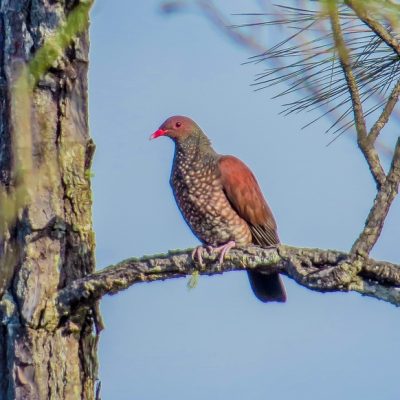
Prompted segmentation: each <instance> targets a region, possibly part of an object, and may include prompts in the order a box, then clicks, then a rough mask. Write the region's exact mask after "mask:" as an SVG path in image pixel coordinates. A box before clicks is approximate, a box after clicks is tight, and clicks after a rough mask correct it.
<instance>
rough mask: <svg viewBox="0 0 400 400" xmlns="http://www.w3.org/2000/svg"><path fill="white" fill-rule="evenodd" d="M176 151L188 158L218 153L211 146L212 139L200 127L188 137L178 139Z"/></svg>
mask: <svg viewBox="0 0 400 400" xmlns="http://www.w3.org/2000/svg"><path fill="white" fill-rule="evenodd" d="M175 144H176V152H178V153H182V154H183V155H185V157H186V158H191V159H194V158H198V157H204V156H206V155H211V156H214V155H217V153H216V152H215V151H214V149H213V148H212V146H211V142H210V139H208V137H207V136H206V135H205V134H204V133H203V132H202V131H201V130H200V129H199V130H196V131H195V132H193V133H192V134H191V135H189V136H188V137H186V138H185V139H184V140H177V141H176V142H175Z"/></svg>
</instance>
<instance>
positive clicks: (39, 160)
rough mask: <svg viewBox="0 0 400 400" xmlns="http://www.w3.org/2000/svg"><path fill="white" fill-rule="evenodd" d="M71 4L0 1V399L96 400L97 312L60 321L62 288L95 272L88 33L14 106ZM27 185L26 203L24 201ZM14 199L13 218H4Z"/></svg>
mask: <svg viewBox="0 0 400 400" xmlns="http://www.w3.org/2000/svg"><path fill="white" fill-rule="evenodd" d="M75 5H76V1H71V0H59V1H50V0H0V180H1V184H2V187H3V192H2V197H1V198H0V201H2V203H1V204H0V208H1V211H0V213H2V215H1V218H0V223H1V232H0V233H1V237H0V295H1V301H0V324H1V325H0V398H1V399H52V400H53V399H74V400H76V399H81V398H82V399H92V398H93V396H94V395H93V393H94V382H95V380H96V377H97V357H96V349H97V336H96V335H95V334H94V333H93V325H94V324H93V320H94V318H95V311H94V310H92V309H90V308H84V309H80V310H78V311H75V312H74V314H73V315H72V316H64V317H62V318H60V317H59V315H58V311H57V305H56V302H55V299H56V294H57V291H58V290H59V289H61V288H63V287H65V286H66V285H68V283H70V282H71V281H72V280H74V279H77V278H80V277H82V276H84V275H86V274H87V273H90V272H93V270H94V246H95V242H94V234H93V230H92V221H91V204H92V199H91V188H90V166H91V158H92V155H93V150H94V145H93V143H92V141H91V139H90V137H89V132H88V115H87V69H88V48H89V40H88V32H87V30H86V31H85V32H83V33H81V34H80V35H79V36H78V37H77V38H76V39H74V40H72V42H71V43H70V44H69V46H68V47H67V49H66V50H65V51H63V56H62V57H59V58H58V59H57V61H56V62H55V63H53V65H52V66H51V68H50V69H49V70H48V72H47V73H46V74H45V76H44V77H42V78H41V79H39V81H38V84H37V85H36V86H35V88H34V90H33V95H32V96H29V98H28V99H27V101H28V104H24V103H23V102H22V101H21V99H15V98H14V97H13V85H15V82H16V79H18V73H19V71H20V70H21V68H19V67H18V66H19V65H25V64H26V63H27V62H28V61H29V60H31V59H32V58H33V57H34V56H35V54H36V52H37V51H38V49H39V48H40V47H41V46H42V45H43V43H44V42H45V41H46V40H47V39H48V38H49V37H50V36H51V35H52V34H54V32H55V31H56V30H57V28H58V27H59V26H60V25H62V24H64V23H65V21H66V18H67V16H68V14H69V12H70V11H71V9H72V8H73V7H74V6H75ZM21 110H27V113H28V115H22V114H21ZM24 118H25V119H26V124H21V119H24ZM17 119H18V121H17ZM17 125H19V126H23V127H24V128H27V129H25V131H24V132H21V129H17V128H16V126H17ZM23 135H26V138H27V139H26V140H23V141H22V142H21V140H20V139H21V137H22V136H23ZM21 143H22V144H21ZM18 146H20V147H21V148H20V149H16V147H18ZM17 150H19V151H20V152H19V153H18V151H17ZM24 152H25V153H24ZM26 152H28V153H29V157H31V165H29V162H28V161H27V160H29V157H25V156H24V154H25V155H26V154H28V153H26ZM21 155H22V156H21ZM25 162H26V163H27V164H28V165H24V163H25ZM21 185H25V187H24V190H25V192H24V193H23V196H26V198H28V200H27V201H26V202H20V201H19V198H20V196H22V195H21V193H20V192H21V190H19V189H20V188H21ZM12 195H14V197H12ZM10 198H11V199H14V203H13V204H14V208H15V215H14V218H11V217H10V215H8V217H7V218H5V217H4V215H3V214H4V213H6V211H4V210H8V211H9V208H10V207H11V208H12V206H7V205H9V202H7V199H10ZM21 204H23V206H21ZM6 206H7V207H6ZM11 214H12V212H11Z"/></svg>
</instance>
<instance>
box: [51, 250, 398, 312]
mask: <svg viewBox="0 0 400 400" xmlns="http://www.w3.org/2000/svg"><path fill="white" fill-rule="evenodd" d="M204 263H205V264H204V266H200V265H198V264H197V263H194V262H193V260H192V258H191V250H181V251H171V252H169V253H168V254H161V255H154V256H145V257H142V258H131V259H128V260H124V261H121V262H120V263H118V264H116V265H112V266H110V267H107V268H105V269H103V270H101V271H99V272H96V273H94V274H90V275H88V276H86V277H84V278H81V279H78V280H76V281H75V282H73V283H71V284H70V285H68V286H67V287H66V288H64V289H62V290H61V291H60V292H59V294H58V296H57V299H56V304H57V308H58V312H59V314H60V315H61V316H62V315H68V314H70V313H71V312H72V311H73V310H75V309H76V308H79V307H82V306H85V305H90V304H92V303H93V302H95V301H96V300H98V299H100V298H101V297H102V296H104V295H106V294H115V293H118V292H119V291H121V290H125V289H127V288H128V287H130V286H132V285H134V284H137V283H141V282H153V281H163V280H166V279H172V278H179V277H184V276H187V275H191V274H193V273H194V272H196V271H197V272H198V273H200V274H202V275H215V274H222V273H224V272H228V271H239V270H250V269H254V268H257V269H260V270H266V271H270V272H279V273H281V274H284V275H286V276H288V277H290V278H292V279H294V280H295V281H296V282H297V283H299V284H300V285H302V286H305V287H307V288H309V289H312V290H315V291H318V292H332V291H341V292H348V291H355V292H358V293H361V294H363V295H366V296H370V297H374V298H376V299H380V300H384V301H386V302H389V303H392V304H394V305H396V306H399V305H400V265H395V264H391V263H389V262H382V261H375V260H373V259H370V258H365V259H363V260H360V259H358V258H354V257H353V255H352V254H346V253H343V252H339V251H334V250H321V249H307V248H296V247H290V246H285V245H281V246H279V247H278V248H270V249H263V248H260V247H256V246H251V247H247V248H243V249H233V250H231V251H230V253H229V254H228V256H227V257H226V260H225V261H224V263H223V264H218V256H217V255H215V254H212V255H205V256H204Z"/></svg>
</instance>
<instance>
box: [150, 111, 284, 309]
mask: <svg viewBox="0 0 400 400" xmlns="http://www.w3.org/2000/svg"><path fill="white" fill-rule="evenodd" d="M162 135H166V136H169V137H171V138H172V139H173V140H174V142H175V145H176V146H175V157H174V163H173V167H172V172H171V179H170V183H171V187H172V190H173V192H174V196H175V199H176V202H177V204H178V207H179V209H180V210H181V212H182V215H183V217H184V219H185V221H186V222H187V224H188V225H189V227H190V228H191V230H192V232H193V233H194V234H195V235H196V236H197V237H198V238H199V239H200V240H201V241H202V242H203V243H204V244H206V245H211V246H214V247H216V246H221V245H225V244H227V243H229V242H232V241H234V242H235V244H236V245H238V246H245V245H248V244H251V243H255V244H258V245H260V246H263V247H266V246H271V245H276V244H278V243H279V238H278V235H277V229H276V223H275V220H274V217H273V215H272V212H271V210H270V208H269V207H268V204H267V203H266V201H265V199H264V196H263V195H262V193H261V190H260V187H259V185H258V183H257V180H256V178H255V177H254V175H253V174H252V172H251V171H250V169H249V168H248V167H247V166H246V165H245V164H244V163H243V162H242V161H240V160H239V159H237V158H236V157H233V156H221V155H219V154H217V153H216V152H215V151H214V150H213V148H212V147H211V144H210V141H209V140H208V138H207V137H206V135H205V134H204V133H203V132H202V130H201V129H200V128H199V126H198V125H197V124H196V123H195V122H193V121H192V120H191V119H189V118H187V117H181V116H176V117H171V118H169V119H167V120H166V121H165V122H164V123H163V124H162V125H161V127H160V128H159V130H158V131H156V132H155V133H154V134H153V135H152V138H156V137H158V136H162ZM249 279H250V283H251V286H252V288H253V290H254V292H255V294H256V296H257V297H258V298H259V299H260V300H262V301H285V299H286V294H285V290H284V287H283V284H282V282H281V280H280V278H279V275H277V274H265V273H262V272H259V271H249Z"/></svg>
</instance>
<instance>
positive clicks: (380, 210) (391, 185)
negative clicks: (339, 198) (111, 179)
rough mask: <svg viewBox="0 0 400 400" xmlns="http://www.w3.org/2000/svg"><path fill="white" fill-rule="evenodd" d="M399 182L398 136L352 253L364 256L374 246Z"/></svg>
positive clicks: (399, 157) (399, 150) (399, 155)
mask: <svg viewBox="0 0 400 400" xmlns="http://www.w3.org/2000/svg"><path fill="white" fill-rule="evenodd" d="M399 182H400V137H399V138H398V139H397V143H396V148H395V150H394V156H393V160H392V165H391V167H390V170H389V173H388V175H387V178H386V180H385V182H384V183H383V185H382V186H381V188H380V190H379V191H378V194H377V195H376V197H375V201H374V205H373V206H372V208H371V211H370V212H369V215H368V218H367V221H366V222H365V227H364V229H363V231H362V232H361V234H360V236H359V237H358V239H357V240H356V241H355V243H354V244H353V247H352V249H351V252H352V253H354V254H358V255H361V256H362V257H366V256H368V254H369V252H370V251H371V249H372V248H373V247H374V245H375V243H376V241H377V240H378V238H379V235H380V234H381V231H382V228H383V224H384V222H385V219H386V216H387V214H388V212H389V209H390V206H391V204H392V202H393V200H394V199H395V197H396V195H397V193H398V191H399Z"/></svg>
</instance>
